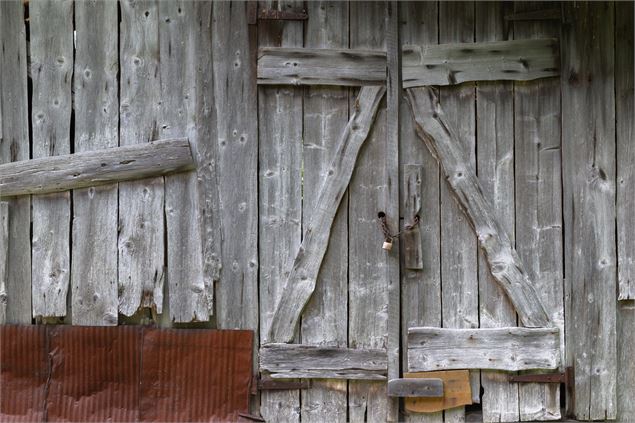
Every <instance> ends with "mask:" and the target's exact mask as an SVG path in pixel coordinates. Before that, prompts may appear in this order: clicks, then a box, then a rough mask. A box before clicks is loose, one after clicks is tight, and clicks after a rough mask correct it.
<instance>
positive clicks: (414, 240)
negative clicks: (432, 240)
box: [400, 164, 424, 270]
mask: <svg viewBox="0 0 635 423" xmlns="http://www.w3.org/2000/svg"><path fill="white" fill-rule="evenodd" d="M423 172H424V170H423V166H421V165H414V164H406V165H404V166H403V178H404V179H403V187H404V210H403V212H402V214H403V215H404V216H405V217H404V219H405V223H404V228H403V229H402V231H403V232H402V233H401V235H400V236H401V238H402V242H401V245H402V249H403V252H402V254H403V262H404V267H405V268H406V269H412V270H422V269H423V251H422V247H421V229H420V227H419V225H418V224H415V222H416V219H417V218H419V217H420V215H421V206H422V204H421V203H422V200H421V191H422V185H423ZM406 226H409V227H410V228H407V227H406Z"/></svg>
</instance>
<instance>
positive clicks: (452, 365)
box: [408, 327, 560, 372]
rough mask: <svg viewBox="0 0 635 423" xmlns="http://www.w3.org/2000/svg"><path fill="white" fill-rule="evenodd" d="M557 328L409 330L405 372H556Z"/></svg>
mask: <svg viewBox="0 0 635 423" xmlns="http://www.w3.org/2000/svg"><path fill="white" fill-rule="evenodd" d="M559 364H560V341H559V329H558V328H521V327H508V328H496V329H442V328H432V327H421V328H410V329H408V370H409V371H411V372H419V371H429V370H452V369H491V370H508V371H519V370H532V369H556V368H557V367H558V365H559Z"/></svg>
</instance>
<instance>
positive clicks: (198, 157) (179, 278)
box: [159, 2, 216, 324]
mask: <svg viewBox="0 0 635 423" xmlns="http://www.w3.org/2000/svg"><path fill="white" fill-rule="evenodd" d="M211 13H212V11H211V3H209V2H159V46H160V50H159V51H160V56H161V61H160V64H159V73H160V75H161V93H162V99H161V108H160V110H161V111H162V115H161V124H160V125H159V128H160V130H159V134H160V136H161V137H172V136H187V137H188V139H189V140H190V145H191V147H192V154H193V157H194V161H195V162H196V164H197V173H196V174H193V173H190V174H180V175H173V176H169V177H166V178H165V216H166V229H167V251H166V253H167V275H166V276H167V291H168V293H169V295H167V296H166V295H165V294H164V298H167V300H168V304H167V307H166V304H165V303H164V306H163V314H164V315H166V313H167V316H169V321H170V322H191V321H208V320H209V315H210V314H211V313H212V311H213V280H212V279H211V277H210V276H209V275H204V273H203V266H204V262H203V239H202V238H203V233H206V232H207V231H206V225H207V223H208V222H207V221H204V217H203V215H204V213H205V212H206V210H204V207H205V206H204V204H205V203H204V200H203V197H204V196H205V195H206V192H207V189H212V190H213V189H216V181H215V180H213V179H212V180H210V178H209V171H210V169H209V163H210V162H212V158H211V157H209V154H210V152H209V146H208V145H207V144H206V143H211V140H212V139H213V138H212V137H214V136H215V134H214V132H213V130H212V129H213V125H214V116H213V108H212V107H210V105H211V104H212V103H213V84H212V81H211V78H212V74H213V72H212V65H211V54H209V52H210V51H211V47H212V46H211V25H212V24H211ZM194 23H196V24H194ZM177 134H178V135H177ZM212 170H213V168H212ZM204 225H205V226H204ZM166 324H167V322H166Z"/></svg>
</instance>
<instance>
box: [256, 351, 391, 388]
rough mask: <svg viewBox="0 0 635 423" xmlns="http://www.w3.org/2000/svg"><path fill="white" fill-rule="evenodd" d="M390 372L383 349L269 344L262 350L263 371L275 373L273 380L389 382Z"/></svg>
mask: <svg viewBox="0 0 635 423" xmlns="http://www.w3.org/2000/svg"><path fill="white" fill-rule="evenodd" d="M387 369H388V361H387V354H386V350H383V349H352V348H334V347H318V346H310V345H289V344H265V345H263V346H262V347H261V348H260V370H261V371H267V372H269V373H271V377H272V378H294V377H305V378H306V377H313V378H321V379H324V378H335V379H370V380H385V379H386V372H387V371H388V370H387ZM309 375H311V376H309Z"/></svg>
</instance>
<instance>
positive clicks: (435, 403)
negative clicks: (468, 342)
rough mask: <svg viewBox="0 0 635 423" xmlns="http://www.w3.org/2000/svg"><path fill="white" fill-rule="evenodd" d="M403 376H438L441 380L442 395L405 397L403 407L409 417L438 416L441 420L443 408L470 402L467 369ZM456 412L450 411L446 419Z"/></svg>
mask: <svg viewBox="0 0 635 423" xmlns="http://www.w3.org/2000/svg"><path fill="white" fill-rule="evenodd" d="M404 377H405V378H413V379H420V378H425V379H427V378H439V379H441V380H442V381H443V396H442V397H440V398H439V397H436V398H430V397H428V398H406V399H405V400H404V408H405V410H406V412H407V413H410V414H408V415H409V416H411V418H418V419H421V420H424V421H425V420H430V419H436V418H439V419H440V420H441V421H443V410H451V409H453V408H456V407H461V406H463V405H468V404H472V389H471V387H470V372H469V371H468V370H446V371H441V372H414V373H404ZM461 409H463V407H461ZM456 414H457V413H456V412H452V411H450V413H448V419H447V420H452V419H453V418H457V417H458V419H459V420H460V417H461V416H456Z"/></svg>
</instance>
